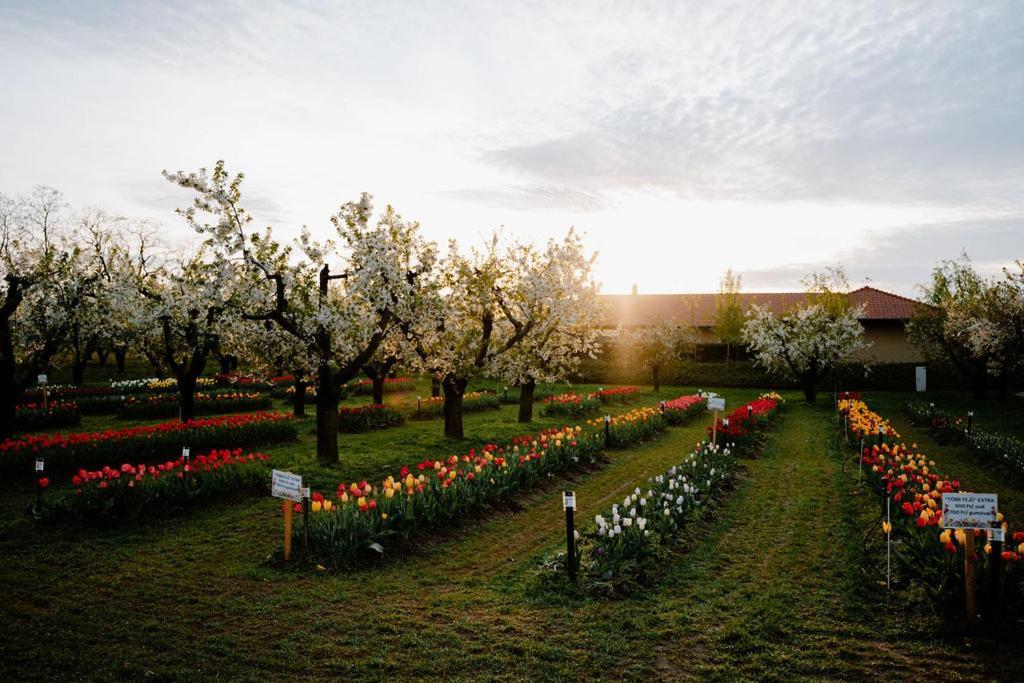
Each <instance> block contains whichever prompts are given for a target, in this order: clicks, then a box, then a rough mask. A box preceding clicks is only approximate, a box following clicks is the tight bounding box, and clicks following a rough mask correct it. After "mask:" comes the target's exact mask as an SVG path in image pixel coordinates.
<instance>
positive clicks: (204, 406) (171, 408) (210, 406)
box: [121, 391, 271, 418]
mask: <svg viewBox="0 0 1024 683" xmlns="http://www.w3.org/2000/svg"><path fill="white" fill-rule="evenodd" d="M180 405H181V403H180V399H179V397H178V395H177V394H155V395H151V396H129V397H127V398H125V400H124V402H123V403H122V404H121V416H122V417H132V418H139V417H170V416H172V415H177V414H178V410H179V407H180ZM270 405H271V399H270V396H267V395H266V394H261V393H258V392H239V391H231V392H228V393H219V392H218V393H206V392H203V393H197V394H196V414H197V415H210V414H215V413H243V412H247V411H252V410H262V409H265V408H269V407H270Z"/></svg>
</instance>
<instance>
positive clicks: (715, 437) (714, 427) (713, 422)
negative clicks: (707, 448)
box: [711, 410, 718, 446]
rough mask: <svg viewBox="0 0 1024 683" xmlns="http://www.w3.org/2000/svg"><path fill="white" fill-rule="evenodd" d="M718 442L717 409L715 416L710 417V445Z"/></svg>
mask: <svg viewBox="0 0 1024 683" xmlns="http://www.w3.org/2000/svg"><path fill="white" fill-rule="evenodd" d="M717 444H718V411H717V410H716V411H715V416H714V417H713V418H712V419H711V445H712V446H715V445H717Z"/></svg>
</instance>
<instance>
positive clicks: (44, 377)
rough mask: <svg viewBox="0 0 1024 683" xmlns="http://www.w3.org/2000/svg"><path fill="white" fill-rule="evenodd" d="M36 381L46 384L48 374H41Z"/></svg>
mask: <svg viewBox="0 0 1024 683" xmlns="http://www.w3.org/2000/svg"><path fill="white" fill-rule="evenodd" d="M36 382H37V383H39V384H46V375H39V376H38V377H36Z"/></svg>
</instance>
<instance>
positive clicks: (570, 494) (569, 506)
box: [562, 491, 576, 510]
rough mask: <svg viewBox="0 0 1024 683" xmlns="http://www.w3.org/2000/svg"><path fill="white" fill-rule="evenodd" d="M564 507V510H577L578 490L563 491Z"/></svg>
mask: <svg viewBox="0 0 1024 683" xmlns="http://www.w3.org/2000/svg"><path fill="white" fill-rule="evenodd" d="M562 509H563V510H575V509H576V492H575V491H562Z"/></svg>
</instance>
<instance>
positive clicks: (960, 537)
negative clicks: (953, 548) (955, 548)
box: [956, 529, 967, 545]
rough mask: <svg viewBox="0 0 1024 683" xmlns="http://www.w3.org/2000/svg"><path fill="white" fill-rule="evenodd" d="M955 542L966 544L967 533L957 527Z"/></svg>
mask: <svg viewBox="0 0 1024 683" xmlns="http://www.w3.org/2000/svg"><path fill="white" fill-rule="evenodd" d="M956 542H957V543H959V544H960V545H966V544H967V534H965V533H964V530H963V529H957V530H956Z"/></svg>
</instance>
